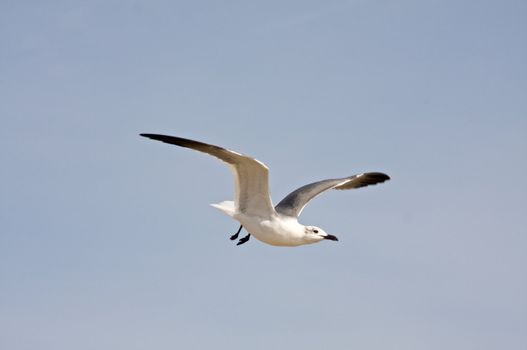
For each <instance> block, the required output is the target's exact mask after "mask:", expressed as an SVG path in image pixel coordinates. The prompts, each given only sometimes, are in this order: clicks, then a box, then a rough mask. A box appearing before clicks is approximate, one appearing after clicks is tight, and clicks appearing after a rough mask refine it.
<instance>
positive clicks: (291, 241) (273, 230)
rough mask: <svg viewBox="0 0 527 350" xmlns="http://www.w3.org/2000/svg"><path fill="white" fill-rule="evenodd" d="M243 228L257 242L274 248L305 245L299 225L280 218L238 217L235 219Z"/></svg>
mask: <svg viewBox="0 0 527 350" xmlns="http://www.w3.org/2000/svg"><path fill="white" fill-rule="evenodd" d="M236 219H237V220H238V221H239V222H240V223H241V224H242V225H243V227H244V228H245V229H246V230H247V232H249V233H250V234H251V235H253V236H254V237H255V238H256V239H258V240H259V241H262V242H264V243H267V244H271V245H275V246H298V245H302V244H305V243H304V242H303V241H302V239H301V237H302V234H301V232H302V233H303V230H300V229H299V227H297V226H299V224H298V223H295V222H289V221H286V220H281V219H280V218H258V217H247V216H240V217H237V218H236Z"/></svg>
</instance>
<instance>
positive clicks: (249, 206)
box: [140, 134, 390, 247]
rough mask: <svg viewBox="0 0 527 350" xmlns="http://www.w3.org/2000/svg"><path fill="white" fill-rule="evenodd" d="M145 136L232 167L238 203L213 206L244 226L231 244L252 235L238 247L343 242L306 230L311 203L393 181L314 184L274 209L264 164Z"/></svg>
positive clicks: (376, 178) (375, 176) (378, 176)
mask: <svg viewBox="0 0 527 350" xmlns="http://www.w3.org/2000/svg"><path fill="white" fill-rule="evenodd" d="M140 136H143V137H147V138H149V139H152V140H157V141H161V142H165V143H169V144H172V145H176V146H180V147H185V148H190V149H193V150H195V151H199V152H203V153H207V154H209V155H211V156H214V157H216V158H219V159H220V160H222V161H224V162H225V163H227V165H229V168H230V169H231V170H232V172H233V174H234V179H235V189H236V194H235V198H234V201H223V202H221V203H218V204H211V205H212V206H213V207H215V208H217V209H219V210H221V211H222V212H223V213H225V214H227V215H228V216H230V217H231V218H233V219H234V220H236V221H238V222H239V223H240V224H241V225H240V227H239V229H238V231H237V232H236V233H235V234H234V235H232V236H231V237H230V239H231V240H235V239H237V238H238V235H239V234H240V232H241V230H242V228H245V229H246V231H247V232H248V234H247V236H245V237H243V238H241V239H240V240H239V241H238V243H237V245H241V244H244V243H246V242H247V241H248V240H249V238H250V237H251V235H253V236H254V237H255V238H256V239H258V240H259V241H261V242H264V243H267V244H270V245H273V246H283V247H295V246H300V245H305V244H313V243H318V242H321V241H323V240H332V241H338V238H337V237H335V236H333V235H330V234H328V233H326V232H324V230H322V229H321V228H319V227H317V226H306V225H303V224H301V223H299V222H298V217H299V216H300V214H301V213H302V210H303V209H304V207H305V206H306V204H307V203H308V202H309V201H310V200H311V199H313V198H315V197H316V196H318V195H319V194H321V193H322V192H325V191H327V190H330V189H336V190H350V189H354V188H360V187H365V186H369V185H375V184H378V183H381V182H384V181H387V180H389V179H390V177H389V176H388V175H386V174H383V173H379V172H369V173H361V174H356V175H352V176H348V177H343V178H339V179H327V180H322V181H318V182H313V183H310V184H308V185H305V186H302V187H300V188H298V189H296V190H294V191H293V192H291V193H290V194H288V195H287V196H286V197H285V198H284V199H282V201H280V203H278V204H277V205H276V206H273V202H272V200H271V195H270V194H269V168H268V167H267V166H266V165H265V164H264V163H262V162H260V161H259V160H257V159H254V158H251V157H248V156H246V155H243V154H241V153H238V152H235V151H231V150H228V149H225V148H223V147H219V146H214V145H210V144H207V143H203V142H199V141H194V140H189V139H184V138H181V137H175V136H167V135H158V134H140Z"/></svg>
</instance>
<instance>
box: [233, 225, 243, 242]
mask: <svg viewBox="0 0 527 350" xmlns="http://www.w3.org/2000/svg"><path fill="white" fill-rule="evenodd" d="M242 228H243V225H240V228H239V229H238V232H236V233H235V234H233V235H232V236H231V241H234V240H235V239H236V238H238V235H239V234H240V231H241V230H242Z"/></svg>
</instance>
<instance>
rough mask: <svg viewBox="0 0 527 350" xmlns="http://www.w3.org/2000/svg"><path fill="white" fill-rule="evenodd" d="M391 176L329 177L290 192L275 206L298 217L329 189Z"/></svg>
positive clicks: (381, 179)
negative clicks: (310, 203)
mask: <svg viewBox="0 0 527 350" xmlns="http://www.w3.org/2000/svg"><path fill="white" fill-rule="evenodd" d="M389 179H390V177H389V176H388V175H386V174H383V173H362V174H357V175H353V176H350V177H344V178H341V179H328V180H322V181H318V182H313V183H311V184H308V185H305V186H302V187H300V188H298V189H296V190H295V191H293V192H291V193H290V194H288V195H287V196H286V197H285V198H284V199H282V200H281V201H280V203H278V204H277V205H276V207H275V210H276V211H277V212H278V213H281V214H283V215H287V216H293V217H298V216H300V213H302V210H303V209H304V207H305V206H306V204H307V203H308V202H309V201H310V200H312V199H313V198H315V197H316V196H318V195H319V194H321V193H322V192H324V191H327V190H329V189H332V188H334V189H336V190H349V189H353V188H360V187H365V186H369V185H375V184H378V183H381V182H384V181H387V180H389Z"/></svg>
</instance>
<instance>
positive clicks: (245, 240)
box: [236, 233, 251, 245]
mask: <svg viewBox="0 0 527 350" xmlns="http://www.w3.org/2000/svg"><path fill="white" fill-rule="evenodd" d="M249 238H251V234H250V233H249V234H248V235H247V236H245V237H243V238H240V240H239V241H238V243H236V245H241V244H244V243H247V241H248V240H249Z"/></svg>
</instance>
